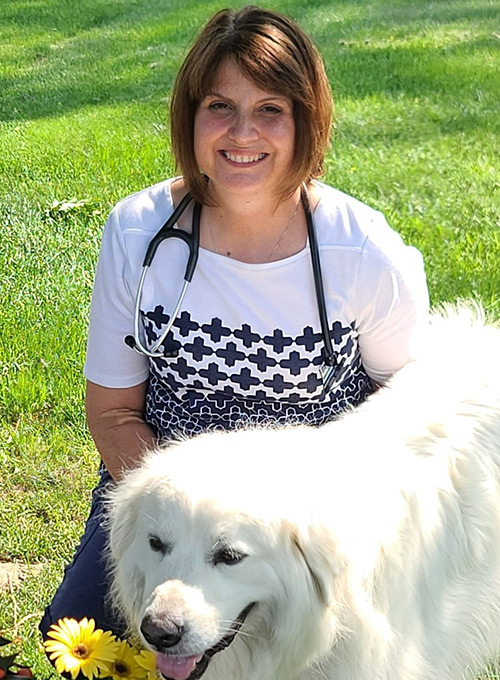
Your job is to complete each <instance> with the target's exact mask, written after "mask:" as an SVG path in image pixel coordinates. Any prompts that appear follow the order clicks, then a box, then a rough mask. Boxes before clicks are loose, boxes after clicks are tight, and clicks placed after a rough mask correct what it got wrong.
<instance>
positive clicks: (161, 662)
mask: <svg viewBox="0 0 500 680" xmlns="http://www.w3.org/2000/svg"><path fill="white" fill-rule="evenodd" d="M202 656H203V654H196V655H195V656H167V655H166V654H157V655H156V665H157V667H158V670H159V671H160V673H162V674H163V675H164V676H165V677H166V678H172V680H186V678H189V676H190V675H191V673H192V672H193V671H194V668H195V666H196V664H197V663H198V661H199V660H200V659H201V657H202Z"/></svg>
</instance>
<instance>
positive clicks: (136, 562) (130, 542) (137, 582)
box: [108, 471, 144, 622]
mask: <svg viewBox="0 0 500 680" xmlns="http://www.w3.org/2000/svg"><path fill="white" fill-rule="evenodd" d="M143 494H144V484H143V481H142V477H141V475H140V473H139V472H138V471H134V472H132V473H130V474H129V475H127V478H126V481H125V482H120V483H119V484H118V485H117V487H116V488H115V489H114V490H113V491H111V493H110V495H109V497H108V502H109V512H108V521H109V526H108V560H109V564H110V567H111V575H112V583H111V599H112V603H113V605H114V606H115V607H117V608H118V610H121V611H122V613H123V614H125V618H126V619H127V620H128V621H129V622H131V621H132V620H133V619H134V618H135V615H136V613H137V611H138V610H139V608H140V607H141V605H142V599H143V593H144V574H143V573H142V569H141V561H142V556H140V558H139V559H138V554H137V553H138V551H137V549H136V548H135V547H134V541H135V540H136V537H137V530H138V527H137V518H138V517H139V509H140V505H141V502H142V497H143Z"/></svg>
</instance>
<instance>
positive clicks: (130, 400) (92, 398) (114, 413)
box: [85, 381, 156, 479]
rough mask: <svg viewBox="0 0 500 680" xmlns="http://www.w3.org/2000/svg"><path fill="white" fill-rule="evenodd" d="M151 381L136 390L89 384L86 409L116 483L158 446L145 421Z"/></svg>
mask: <svg viewBox="0 0 500 680" xmlns="http://www.w3.org/2000/svg"><path fill="white" fill-rule="evenodd" d="M146 387H147V381H146V382H143V383H141V384H140V385H135V386H134V387H126V388H120V389H117V388H111V387H101V386H100V385H96V384H95V383H93V382H90V381H87V394H86V400H85V403H86V409H87V423H88V427H89V430H90V434H91V435H92V438H93V439H94V442H95V444H96V446H97V448H98V450H99V453H100V454H101V458H102V460H103V462H104V464H105V466H106V467H107V469H108V470H109V472H110V474H111V476H112V477H113V479H120V477H121V476H122V475H123V473H124V472H125V471H126V470H128V469H130V468H133V467H136V466H137V465H138V464H139V462H140V460H141V458H142V457H143V456H144V454H145V452H146V451H147V450H148V449H150V448H152V447H153V446H154V445H155V444H156V437H155V434H154V432H153V431H152V429H151V428H150V427H149V425H147V423H145V421H144V419H143V411H144V402H145V397H146Z"/></svg>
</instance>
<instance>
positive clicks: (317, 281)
mask: <svg viewBox="0 0 500 680" xmlns="http://www.w3.org/2000/svg"><path fill="white" fill-rule="evenodd" d="M192 200H193V199H192V197H191V195H190V194H186V196H184V198H183V199H182V201H181V202H180V203H179V205H178V206H177V207H176V208H175V210H174V211H173V213H172V214H171V215H170V217H169V218H168V220H167V221H166V222H165V224H164V225H163V226H162V227H161V229H160V230H159V231H158V232H157V233H156V234H155V235H154V236H153V238H152V239H151V241H150V243H149V245H148V248H147V250H146V254H145V256H144V261H143V263H142V273H141V277H140V279H139V285H138V287H137V293H136V297H135V305H134V334H133V335H127V336H126V337H125V342H126V344H127V345H128V346H129V347H132V348H133V349H135V350H136V351H137V352H139V353H140V354H144V355H145V356H147V357H151V358H159V357H161V358H168V357H170V358H172V357H175V356H177V354H178V350H174V351H173V352H172V351H171V350H168V349H165V348H163V349H160V347H161V345H162V344H163V342H164V340H165V338H166V337H167V335H168V334H169V333H170V331H171V329H172V326H173V325H174V323H175V320H176V319H177V316H178V314H179V311H180V309H181V306H182V303H183V300H184V297H185V295H186V291H187V288H188V286H189V284H190V283H191V279H192V278H193V274H194V271H195V268H196V263H197V262H198V252H199V246H200V216H201V207H202V206H201V204H200V203H198V202H197V201H195V203H194V207H193V219H192V227H191V233H190V234H189V233H187V232H185V231H183V230H182V229H176V228H175V225H176V224H177V222H178V220H179V218H180V216H181V215H182V213H183V212H184V210H185V209H186V208H187V206H188V205H189V204H190V203H191V201H192ZM300 200H301V202H302V207H303V210H304V214H305V216H306V223H307V234H308V237H309V248H310V251H311V261H312V271H313V276H314V287H315V290H316V302H317V306H318V313H319V319H320V324H321V335H322V340H323V345H324V347H323V362H324V363H323V365H322V366H321V367H320V373H321V378H322V380H323V387H324V390H325V392H329V391H330V389H331V388H332V385H333V383H334V382H335V381H336V380H337V379H338V377H339V376H340V373H341V371H342V369H343V362H342V361H339V360H338V359H337V357H336V355H335V352H334V351H333V345H332V340H331V337H330V333H329V329H328V317H327V313H326V303H325V291H324V288H323V275H322V272H321V262H320V258H319V248H318V240H317V238H316V231H315V229H314V222H313V217H312V213H311V206H310V203H309V194H308V191H307V188H306V186H305V184H302V187H301V191H300ZM168 238H179V239H181V241H184V243H185V244H186V245H187V247H188V249H189V257H188V260H187V264H186V272H185V274H184V282H183V285H182V288H181V292H180V293H179V297H178V300H177V303H176V305H175V307H174V309H173V311H172V314H171V316H170V318H169V321H168V323H167V324H166V326H165V328H164V329H163V332H162V334H161V335H160V337H159V338H158V339H157V340H156V341H155V342H154V343H153V345H152V346H151V347H150V348H147V347H145V346H144V345H143V343H142V341H141V335H140V320H141V315H142V312H141V300H142V291H143V288H144V282H145V280H146V274H147V272H148V269H149V267H150V266H151V263H152V261H153V258H154V256H155V253H156V251H157V249H158V246H159V245H160V243H162V242H163V241H165V240H166V239H168Z"/></svg>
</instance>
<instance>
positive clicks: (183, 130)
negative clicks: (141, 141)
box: [171, 5, 333, 204]
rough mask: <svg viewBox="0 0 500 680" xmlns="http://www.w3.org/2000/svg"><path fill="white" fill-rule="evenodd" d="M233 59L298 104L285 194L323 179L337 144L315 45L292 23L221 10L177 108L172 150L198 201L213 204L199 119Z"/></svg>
mask: <svg viewBox="0 0 500 680" xmlns="http://www.w3.org/2000/svg"><path fill="white" fill-rule="evenodd" d="M228 58H231V59H232V60H234V62H235V64H236V65H237V66H238V67H239V68H240V69H241V71H242V73H244V74H245V76H246V77H247V78H249V79H250V80H252V81H253V82H254V83H255V84H256V85H257V86H259V87H260V88H261V89H263V90H267V91H270V92H276V93H278V94H281V95H284V96H286V97H289V98H290V99H291V100H292V102H293V114H294V121H295V150H294V157H293V161H292V167H291V168H290V172H289V173H287V175H286V177H283V181H282V183H281V185H280V187H279V189H278V193H279V197H280V198H286V197H288V196H290V195H291V194H292V193H293V192H294V191H295V190H296V189H297V187H298V186H299V185H300V183H301V182H303V181H307V180H310V179H312V178H313V177H317V176H318V175H320V174H321V173H322V170H323V161H324V156H325V151H326V149H327V147H328V144H329V140H330V127H331V121H332V109H333V106H332V96H331V91H330V86H329V84H328V80H327V77H326V73H325V69H324V65H323V61H322V59H321V56H320V54H319V52H318V51H317V49H316V48H315V46H314V45H313V44H312V42H311V40H310V39H309V38H308V37H307V35H306V34H305V33H304V32H303V31H302V29H300V28H299V26H297V24H295V23H294V22H293V21H292V20H291V19H288V18H287V17H285V16H283V15H281V14H278V13H276V12H273V11H270V10H266V9H262V8H260V7H254V6H251V5H249V6H247V7H243V8H242V9H240V10H230V9H223V10H221V11H219V12H217V13H216V14H215V15H214V16H213V17H212V18H211V19H210V21H209V22H208V23H207V24H206V26H205V27H204V28H203V30H202V31H201V33H200V35H199V36H198V38H197V39H196V41H195V43H194V45H193V46H192V47H191V49H190V51H189V53H188V55H187V57H186V59H185V60H184V63H183V64H182V66H181V68H180V70H179V73H178V74H177V78H176V81H175V84H174V88H173V92H172V102H171V140H172V149H173V153H174V156H175V160H176V163H177V166H178V168H179V170H180V171H181V172H182V174H183V176H184V179H185V181H186V184H187V186H188V188H189V190H190V191H191V194H192V196H193V197H194V198H195V200H197V201H199V202H200V203H205V204H207V203H209V202H210V201H209V196H207V187H206V181H205V178H204V176H203V175H202V174H201V173H200V170H199V167H198V164H197V162H196V158H195V154H194V119H195V114H196V111H197V109H198V106H199V104H200V102H201V101H202V99H203V98H204V97H205V96H206V95H207V94H208V93H209V92H210V90H211V87H212V85H213V81H214V79H215V78H216V76H217V73H218V70H219V68H220V66H221V64H222V63H223V62H224V61H225V60H226V59H228Z"/></svg>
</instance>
